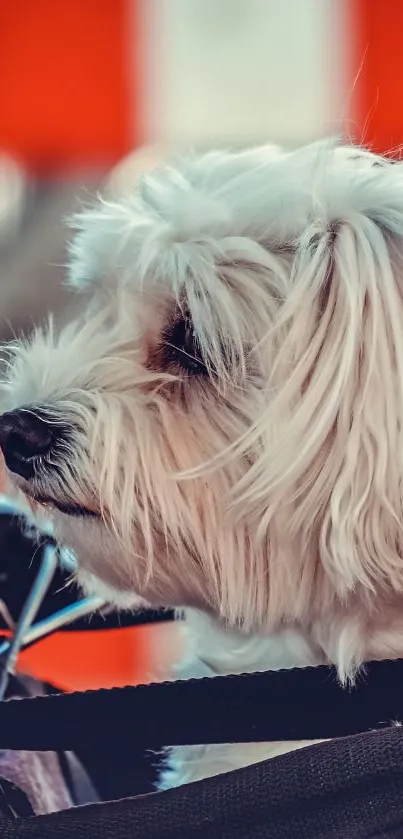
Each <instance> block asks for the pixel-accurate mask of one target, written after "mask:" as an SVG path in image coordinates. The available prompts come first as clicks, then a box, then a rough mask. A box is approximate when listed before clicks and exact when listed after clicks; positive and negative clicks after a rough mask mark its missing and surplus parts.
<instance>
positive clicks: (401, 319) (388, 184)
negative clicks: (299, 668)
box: [235, 165, 403, 595]
mask: <svg viewBox="0 0 403 839" xmlns="http://www.w3.org/2000/svg"><path fill="white" fill-rule="evenodd" d="M375 173H376V174H374V173H373V172H369V173H368V175H367V174H366V173H364V176H362V177H361V180H359V179H358V178H357V177H352V181H351V189H350V195H349V201H348V202H347V200H346V202H345V207H344V212H339V213H338V217H337V218H336V217H334V218H331V219H330V221H329V207H331V206H332V204H333V206H335V205H336V204H337V203H338V202H339V200H340V188H339V193H338V195H335V194H333V195H326V193H325V192H324V193H322V195H321V196H320V195H317V198H320V200H319V201H318V202H317V205H316V206H317V214H316V218H315V217H313V218H312V221H311V223H310V224H308V225H307V226H306V229H305V230H304V232H303V233H302V234H301V235H300V236H299V237H298V239H297V241H296V243H295V245H296V251H295V257H294V259H293V264H292V271H291V277H290V293H289V295H288V297H287V299H286V300H285V301H284V303H283V306H282V308H281V310H280V311H279V316H278V318H277V321H276V323H275V325H274V327H273V329H272V330H271V331H270V333H269V334H268V336H267V353H269V354H270V357H271V358H272V359H273V364H272V367H271V369H270V370H269V373H268V382H267V400H266V407H265V408H264V410H263V412H262V414H261V416H260V417H259V418H258V419H257V421H256V424H255V425H254V427H253V428H252V429H251V430H250V432H249V434H248V438H247V439H246V438H245V439H244V440H243V441H242V444H241V446H240V450H241V451H243V452H244V453H246V452H247V453H248V456H249V457H250V459H251V461H253V465H252V466H251V468H250V470H249V472H248V474H247V475H246V477H245V478H244V479H243V480H242V481H241V482H240V483H239V484H238V486H237V487H236V489H235V503H236V510H237V511H238V512H239V514H240V515H242V514H245V515H247V516H248V517H249V520H250V523H251V526H252V531H253V534H254V536H253V538H254V539H256V540H257V542H259V543H260V546H261V543H262V541H263V542H264V541H265V540H266V542H267V544H268V545H270V544H271V545H273V544H277V545H278V546H281V545H283V546H285V545H293V551H294V553H296V554H297V555H300V556H302V557H303V558H304V562H305V563H307V566H308V565H310V567H311V569H312V574H314V573H315V570H314V569H315V567H317V563H318V561H320V563H321V564H322V568H324V569H325V573H326V574H327V575H329V576H330V577H331V579H332V581H333V583H334V586H335V587H336V589H338V590H339V592H340V594H341V595H346V594H347V592H348V591H351V590H352V589H353V588H354V587H355V586H356V585H357V584H362V585H363V586H365V587H367V588H368V589H376V590H379V588H380V587H382V586H385V588H389V589H394V590H402V589H403V561H402V555H403V496H402V475H403V167H401V165H397V166H393V167H392V166H390V167H387V168H386V169H376V170H375ZM328 184H329V181H328ZM333 185H334V187H335V189H336V187H337V184H336V181H333ZM347 187H348V184H346V183H345V184H344V189H345V190H347ZM346 198H347V191H346ZM321 207H322V212H321ZM341 209H342V208H340V210H341ZM290 562H292V557H291V558H290ZM299 567H300V566H299ZM273 570H274V569H273ZM274 576H275V575H274V574H273V575H272V580H273V581H274Z"/></svg>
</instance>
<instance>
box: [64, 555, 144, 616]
mask: <svg viewBox="0 0 403 839" xmlns="http://www.w3.org/2000/svg"><path fill="white" fill-rule="evenodd" d="M77 583H78V585H79V586H80V588H81V589H82V591H83V592H84V594H86V595H87V596H89V597H93V596H96V597H100V598H102V600H104V601H105V603H108V604H110V605H111V606H114V607H115V608H116V609H118V610H119V611H123V612H127V611H130V612H132V611H136V612H138V611H142V610H143V609H148V608H150V604H149V603H148V602H147V600H144V598H143V597H140V595H138V594H135V593H134V592H128V591H119V590H118V589H116V588H113V586H111V585H108V583H105V582H104V581H103V580H101V579H100V578H99V577H97V576H96V575H95V574H92V573H91V571H87V570H86V569H85V568H82V567H80V566H79V569H78V574H77Z"/></svg>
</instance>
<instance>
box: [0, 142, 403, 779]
mask: <svg viewBox="0 0 403 839" xmlns="http://www.w3.org/2000/svg"><path fill="white" fill-rule="evenodd" d="M73 223H74V227H75V230H76V233H75V236H74V238H73V242H72V245H71V260H70V282H71V283H72V284H73V286H75V287H76V288H77V290H78V292H81V291H86V292H87V293H88V294H87V296H84V295H83V307H84V304H85V308H83V312H82V317H80V318H78V319H77V320H76V321H75V322H73V323H71V324H70V325H68V326H67V327H65V328H63V329H62V330H61V331H59V332H58V331H57V330H56V329H55V328H54V327H53V326H52V324H50V325H49V327H48V328H47V329H46V330H44V331H37V332H35V333H34V335H33V336H32V338H31V339H30V340H28V341H24V342H21V343H19V344H18V345H16V346H14V347H12V352H11V360H10V363H9V367H8V379H7V383H6V386H5V397H4V398H5V405H4V409H5V410H6V411H7V412H6V413H4V414H3V416H2V417H1V419H0V442H1V446H2V449H3V453H4V456H5V460H6V463H7V466H8V469H9V472H10V474H11V475H12V479H13V481H14V483H15V484H16V485H17V486H18V487H19V488H20V489H22V490H23V491H24V492H25V493H26V494H27V495H28V496H30V497H32V498H34V499H36V500H37V501H39V502H41V503H43V504H47V505H49V506H50V507H51V508H52V510H53V516H54V522H55V527H56V532H57V534H58V537H59V538H60V540H61V541H62V542H64V543H67V544H69V545H70V546H72V547H73V548H74V550H75V551H76V553H77V556H78V558H79V563H80V574H79V576H80V580H81V582H82V584H83V585H84V587H85V588H86V590H88V591H91V592H98V593H102V594H103V595H106V596H107V597H108V598H109V599H110V600H111V601H113V602H115V603H117V604H118V605H120V606H123V607H130V606H131V605H135V604H136V603H138V602H139V598H142V599H145V600H146V601H147V602H148V603H150V604H157V605H159V606H160V605H166V606H174V607H185V608H186V610H187V621H186V627H187V633H188V653H187V656H186V658H185V660H184V661H183V663H182V665H181V666H180V668H179V674H180V675H182V676H201V675H207V674H210V675H215V674H218V673H230V672H241V671H246V670H257V669H269V668H277V667H289V666H294V665H306V664H312V663H315V662H317V663H319V662H323V661H330V662H333V663H334V664H335V665H336V666H337V668H338V671H339V673H340V677H341V679H342V680H348V679H349V678H352V677H353V676H354V672H355V671H356V670H357V668H358V667H359V666H360V664H361V663H362V662H364V661H365V660H368V659H372V658H380V657H389V658H392V657H396V656H399V655H402V654H403V608H402V606H403V488H402V482H403V165H402V164H396V165H392V163H391V162H390V161H387V160H383V159H381V158H378V157H375V156H373V155H371V154H369V153H368V152H366V151H361V150H359V149H356V148H353V147H351V148H345V147H338V146H337V145H335V144H332V143H321V144H319V145H315V146H310V147H308V148H305V149H302V150H300V151H296V152H292V153H285V152H284V153H283V152H281V151H279V150H277V149H273V148H264V149H258V150H254V151H250V152H243V153H238V154H230V153H210V154H206V155H205V156H202V157H200V158H197V157H195V158H187V159H185V160H182V161H180V162H179V163H178V164H177V165H176V164H175V165H174V164H172V165H161V166H160V167H159V168H157V169H156V170H155V171H153V172H151V173H148V174H146V175H144V176H143V177H142V178H141V179H140V181H139V184H138V187H137V189H136V190H134V191H133V193H132V194H130V195H128V196H127V197H126V198H124V199H122V200H121V201H115V202H114V201H112V200H99V201H98V203H97V204H96V205H95V206H94V207H91V208H89V209H87V210H85V211H83V212H82V214H80V215H78V216H77V217H75V219H74V222H73ZM88 296H89V298H90V302H89V304H88V306H87V297H88ZM295 745H296V744H287V745H284V744H274V745H271V746H267V745H266V746H265V745H264V744H258V745H246V746H209V747H197V748H192V749H177V750H176V751H175V752H174V753H173V755H172V756H171V760H170V766H169V767H168V768H167V770H166V772H165V774H164V775H163V777H162V779H161V786H172V785H174V784H178V783H182V782H184V781H189V780H195V779H197V778H201V777H204V776H206V775H212V774H214V773H217V772H221V771H224V770H226V769H230V768H233V767H236V766H241V765H244V764H247V763H250V762H253V761H254V760H259V759H263V758H265V757H267V756H268V755H272V754H276V753H278V752H279V751H284V750H286V749H287V748H293V747H295ZM299 745H301V744H299Z"/></svg>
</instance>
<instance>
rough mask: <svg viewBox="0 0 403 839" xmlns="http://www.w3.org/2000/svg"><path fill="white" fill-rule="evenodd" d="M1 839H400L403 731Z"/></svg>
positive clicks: (18, 825) (11, 831)
mask: <svg viewBox="0 0 403 839" xmlns="http://www.w3.org/2000/svg"><path fill="white" fill-rule="evenodd" d="M111 771H113V769H112V767H111ZM0 836H1V839H56V837H60V839H401V837H403V732H402V730H401V729H400V728H392V729H388V730H384V731H378V732H373V733H368V734H364V735H356V736H355V737H349V738H345V739H341V740H338V741H332V742H330V743H324V744H321V745H318V746H311V747H309V748H307V749H303V750H301V751H298V752H294V753H291V754H287V755H283V756H282V757H279V758H276V759H273V760H270V761H265V762H263V763H260V764H256V765H255V766H252V767H248V768H246V769H242V770H239V771H237V772H231V773H229V774H226V775H222V776H219V777H217V778H214V779H209V780H206V781H201V782H199V783H196V784H190V785H187V786H185V787H182V788H179V789H175V790H170V791H168V792H164V793H156V794H153V795H147V796H143V797H140V798H137V799H126V800H123V801H120V802H113V803H108V804H99V805H95V806H91V807H80V808H76V809H73V810H69V811H65V812H63V813H57V814H53V815H50V816H41V817H36V818H26V819H19V820H15V821H11V820H4V821H3V822H0Z"/></svg>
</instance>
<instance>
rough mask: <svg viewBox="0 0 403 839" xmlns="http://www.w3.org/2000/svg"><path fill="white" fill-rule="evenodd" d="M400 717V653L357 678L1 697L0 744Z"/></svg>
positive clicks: (377, 722) (74, 743)
mask: <svg viewBox="0 0 403 839" xmlns="http://www.w3.org/2000/svg"><path fill="white" fill-rule="evenodd" d="M401 720H403V660H400V659H399V660H396V661H382V662H371V663H370V664H368V665H366V667H365V670H363V671H362V673H361V674H360V675H359V676H358V678H357V682H356V684H355V686H354V687H349V688H342V687H341V686H340V684H339V683H338V680H337V675H336V671H335V669H334V668H333V667H325V666H321V667H308V668H298V669H294V670H281V671H276V672H273V671H271V672H263V673H254V674H247V675H241V676H217V677H214V678H210V679H194V680H190V681H178V682H163V683H161V684H155V683H153V684H150V685H140V686H138V687H126V688H113V689H111V690H99V691H86V692H83V693H72V694H59V695H56V696H54V695H53V696H47V697H38V698H32V699H18V700H11V701H8V702H3V703H0V748H10V749H27V750H43V751H47V750H74V749H77V748H79V747H80V746H84V745H86V746H88V745H89V746H90V745H91V744H93V743H97V742H98V743H99V742H100V741H101V740H102V741H103V742H104V743H105V742H107V741H108V740H109V741H111V740H112V741H116V739H119V740H120V741H121V742H122V743H125V744H126V745H127V748H149V749H152V748H160V747H161V745H193V744H200V743H234V742H244V743H245V742H262V741H273V740H305V739H309V740H311V739H322V738H323V739H325V738H333V737H341V736H348V735H351V734H357V733H361V732H365V731H368V730H370V729H376V728H383V727H386V726H390V725H392V724H393V723H396V722H400V721H401Z"/></svg>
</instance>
